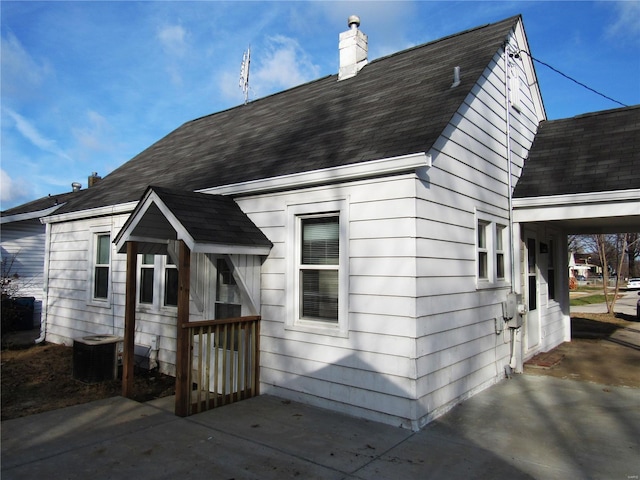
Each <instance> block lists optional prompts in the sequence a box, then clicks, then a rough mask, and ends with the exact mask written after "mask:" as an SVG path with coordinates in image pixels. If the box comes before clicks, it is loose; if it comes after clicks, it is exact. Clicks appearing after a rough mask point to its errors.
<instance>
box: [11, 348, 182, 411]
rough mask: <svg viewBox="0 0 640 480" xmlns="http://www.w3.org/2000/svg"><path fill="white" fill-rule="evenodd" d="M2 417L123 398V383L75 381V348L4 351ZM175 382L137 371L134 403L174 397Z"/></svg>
mask: <svg viewBox="0 0 640 480" xmlns="http://www.w3.org/2000/svg"><path fill="white" fill-rule="evenodd" d="M0 361H1V369H2V371H1V373H2V378H1V384H2V390H1V391H0V417H1V419H2V420H9V419H11V418H17V417H24V416H26V415H33V414H34V413H40V412H46V411H49V410H55V409H58V408H63V407H68V406H71V405H76V404H79V403H86V402H91V401H94V400H99V399H102V398H107V397H114V396H117V395H120V394H121V392H122V381H121V380H113V381H107V382H101V383H96V384H86V383H82V382H80V381H78V380H75V379H73V377H72V366H73V363H72V361H73V347H65V346H63V345H52V344H41V345H32V346H30V347H28V348H24V347H22V348H19V347H18V346H14V347H13V348H9V349H3V350H2V352H1V353H0ZM174 392H175V379H174V378H173V377H169V376H167V375H162V374H160V373H158V372H154V371H145V370H141V371H136V372H135V374H134V400H137V401H140V402H144V401H148V400H151V399H153V398H160V397H164V396H167V395H173V394H174Z"/></svg>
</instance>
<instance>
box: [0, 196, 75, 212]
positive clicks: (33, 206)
mask: <svg viewBox="0 0 640 480" xmlns="http://www.w3.org/2000/svg"><path fill="white" fill-rule="evenodd" d="M80 193H81V191H80V192H67V193H60V194H57V195H48V196H46V197H42V198H38V199H37V200H33V201H31V202H28V203H23V204H22V205H18V206H16V207H12V208H9V209H7V210H3V211H2V212H1V213H0V214H1V215H2V216H3V217H8V216H11V215H20V214H23V213H31V212H40V211H42V210H47V209H48V208H51V207H55V206H56V205H61V204H63V203H65V202H66V201H67V200H68V199H69V198H71V197H72V196H74V195H80Z"/></svg>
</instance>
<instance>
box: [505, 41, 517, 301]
mask: <svg viewBox="0 0 640 480" xmlns="http://www.w3.org/2000/svg"><path fill="white" fill-rule="evenodd" d="M504 103H505V105H504V106H505V114H506V115H505V122H506V132H507V139H506V140H507V171H508V175H509V178H508V179H507V184H508V194H507V196H508V199H509V249H510V250H511V262H510V267H511V293H515V290H514V288H513V285H514V282H515V280H516V279H515V275H516V268H515V263H514V261H515V259H516V253H517V252H516V251H515V243H514V241H513V180H512V178H513V177H512V167H511V163H512V157H511V110H510V108H509V107H510V102H509V43H508V42H505V46H504Z"/></svg>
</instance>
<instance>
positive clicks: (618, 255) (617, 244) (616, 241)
mask: <svg viewBox="0 0 640 480" xmlns="http://www.w3.org/2000/svg"><path fill="white" fill-rule="evenodd" d="M593 240H594V242H595V244H596V247H597V249H598V256H599V257H600V261H601V262H602V263H601V264H602V280H603V287H602V289H603V292H604V301H605V304H606V305H607V313H609V314H613V312H614V307H615V305H616V300H617V298H618V292H619V289H620V272H621V271H622V267H623V265H624V260H625V256H624V252H626V251H627V234H626V233H622V234H615V235H602V234H600V235H594V236H593ZM609 258H611V259H612V261H615V262H616V263H615V264H614V265H615V269H612V270H614V273H615V279H616V281H615V284H614V290H613V295H610V293H609V288H608V287H609V276H610V266H609Z"/></svg>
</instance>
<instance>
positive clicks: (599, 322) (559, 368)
mask: <svg viewBox="0 0 640 480" xmlns="http://www.w3.org/2000/svg"><path fill="white" fill-rule="evenodd" d="M630 319H631V317H625V316H624V315H618V316H617V317H613V316H609V315H605V314H579V315H576V316H574V318H572V322H571V327H572V328H571V330H572V338H573V340H572V341H571V342H567V343H563V344H562V345H560V346H558V347H557V348H555V349H554V350H551V351H550V352H546V353H542V354H540V355H538V356H536V357H534V358H533V359H532V360H531V361H529V362H527V364H526V365H525V373H526V374H531V375H551V376H554V377H558V378H567V379H575V380H583V381H589V382H594V383H599V384H602V385H604V386H606V385H616V386H626V387H632V388H640V370H639V367H640V347H635V348H634V347H633V346H628V345H626V346H625V345H620V344H618V343H614V342H613V341H611V340H610V339H609V336H610V335H611V334H612V333H613V332H614V331H615V330H617V329H619V328H625V327H626V328H633V329H636V330H640V323H637V322H632V321H629V320H630ZM72 354H73V348H72V347H65V346H60V345H50V344H42V345H32V346H29V347H27V348H24V347H20V346H19V345H14V346H13V347H10V348H4V349H3V350H2V352H0V362H1V369H2V370H1V376H2V378H1V384H2V385H1V386H2V390H1V391H0V408H1V410H0V413H1V415H0V416H1V418H2V420H8V419H11V418H17V417H22V416H26V415H33V414H35V413H40V412H45V411H48V410H55V409H58V408H62V407H67V406H71V405H76V404H79V403H85V402H91V401H94V400H99V399H102V398H107V397H113V396H117V395H120V393H121V389H122V383H121V381H120V380H114V381H111V382H103V383H98V384H93V385H87V384H85V383H82V382H80V381H78V380H74V379H73V377H72ZM134 380H135V387H134V391H135V395H134V399H135V400H138V401H141V402H144V401H148V400H151V399H153V398H160V397H164V396H168V395H173V394H174V391H175V379H174V378H173V377H169V376H166V375H162V374H160V373H157V372H153V371H152V372H147V371H136V374H135V375H134ZM605 388H606V387H605Z"/></svg>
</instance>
